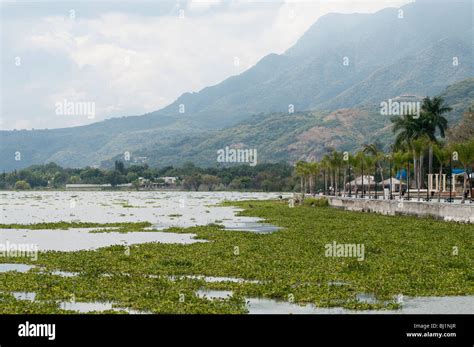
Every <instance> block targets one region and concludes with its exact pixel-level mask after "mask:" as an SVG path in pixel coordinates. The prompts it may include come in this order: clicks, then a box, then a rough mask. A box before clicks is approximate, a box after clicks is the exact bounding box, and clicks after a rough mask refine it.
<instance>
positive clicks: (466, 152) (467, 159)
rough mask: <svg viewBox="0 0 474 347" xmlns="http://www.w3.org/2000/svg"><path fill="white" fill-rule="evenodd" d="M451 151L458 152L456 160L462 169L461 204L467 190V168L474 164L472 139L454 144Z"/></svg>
mask: <svg viewBox="0 0 474 347" xmlns="http://www.w3.org/2000/svg"><path fill="white" fill-rule="evenodd" d="M453 149H454V150H455V151H456V152H458V158H459V161H460V162H461V164H462V166H463V168H464V175H463V176H464V180H463V194H462V201H461V203H463V204H464V202H465V201H466V195H465V192H466V190H467V176H468V173H467V168H468V167H469V166H470V165H472V164H473V163H474V139H472V140H470V141H468V142H462V143H456V144H454V145H453Z"/></svg>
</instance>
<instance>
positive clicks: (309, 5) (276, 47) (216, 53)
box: [0, 0, 410, 130]
mask: <svg viewBox="0 0 474 347" xmlns="http://www.w3.org/2000/svg"><path fill="white" fill-rule="evenodd" d="M0 1H1V18H0V21H1V31H0V42H1V47H0V48H1V62H0V66H1V78H0V80H1V109H0V115H1V118H0V128H1V129H3V130H5V129H31V128H35V129H40V128H50V129H51V128H60V127H69V126H76V125H83V124H88V123H91V122H96V121H100V120H103V119H106V118H111V117H119V116H127V115H140V114H144V113H147V112H151V111H155V110H158V109H160V108H162V107H164V106H166V105H167V104H169V103H171V102H172V101H174V100H175V99H176V98H177V97H178V96H179V95H181V94H182V93H184V92H188V91H189V92H192V91H199V90H200V89H202V88H204V87H205V86H208V85H213V84H217V83H219V82H220V81H222V80H223V79H225V78H227V77H229V76H232V75H235V74H239V73H241V72H243V71H244V70H246V69H248V68H249V67H251V66H252V65H254V64H255V63H256V62H258V60H260V59H261V58H262V57H264V56H265V55H267V54H269V53H283V52H284V51H285V50H286V49H287V48H289V47H290V46H291V45H292V44H294V43H295V42H296V40H297V39H298V38H299V37H300V36H301V35H302V34H303V33H304V32H305V31H306V30H307V29H308V28H309V26H310V25H311V24H313V23H314V22H315V21H316V20H317V19H318V18H319V17H320V16H322V15H324V14H326V13H329V12H340V13H353V12H364V13H369V12H375V11H377V10H380V9H382V8H385V7H389V6H391V7H398V6H401V5H403V4H405V3H408V2H410V0H369V1H367V0H365V1H357V0H352V1H346V0H319V1H317V0H312V1H310V0H306V1H304V0H303V1H302V0H299V1H293V0H286V1H285V0H282V1H276V0H266V1H265V0H260V1H249V0H187V1H185V0H181V1H177V0H174V1H116V0H115V1H113V0H105V1H104V0H101V1H87V0H82V1H68V0H66V1H64V0H63V1H56V2H51V1H34V2H33V1H3V0H0ZM58 104H62V105H66V104H67V105H73V106H74V107H79V108H76V109H75V110H74V111H77V110H80V107H81V106H89V107H91V105H93V107H94V111H95V113H94V117H91V116H90V114H89V113H87V112H85V111H78V112H77V114H74V112H73V114H64V113H67V112H62V113H61V111H59V112H58Z"/></svg>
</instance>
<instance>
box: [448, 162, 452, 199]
mask: <svg viewBox="0 0 474 347" xmlns="http://www.w3.org/2000/svg"><path fill="white" fill-rule="evenodd" d="M449 202H453V158H452V157H451V156H450V157H449Z"/></svg>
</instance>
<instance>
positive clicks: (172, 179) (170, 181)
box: [159, 177, 178, 184]
mask: <svg viewBox="0 0 474 347" xmlns="http://www.w3.org/2000/svg"><path fill="white" fill-rule="evenodd" d="M159 179H161V180H163V181H164V182H165V184H176V181H177V180H178V177H160V178H159Z"/></svg>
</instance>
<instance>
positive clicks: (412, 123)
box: [390, 114, 423, 148]
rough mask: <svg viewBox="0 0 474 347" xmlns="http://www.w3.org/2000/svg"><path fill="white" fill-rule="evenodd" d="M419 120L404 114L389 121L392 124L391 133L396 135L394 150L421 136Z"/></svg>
mask: <svg viewBox="0 0 474 347" xmlns="http://www.w3.org/2000/svg"><path fill="white" fill-rule="evenodd" d="M420 118H421V117H420ZM420 118H415V117H414V115H411V114H404V115H402V116H395V117H392V118H391V119H390V120H391V121H392V123H393V128H392V131H393V133H394V134H396V137H395V148H400V147H401V146H403V145H408V144H409V143H410V142H411V141H412V140H414V139H417V138H418V137H420V136H421V135H422V134H423V124H422V122H421V120H420Z"/></svg>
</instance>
